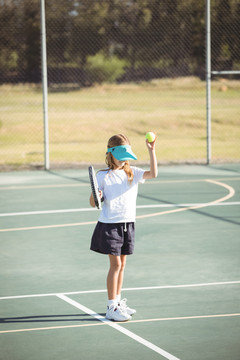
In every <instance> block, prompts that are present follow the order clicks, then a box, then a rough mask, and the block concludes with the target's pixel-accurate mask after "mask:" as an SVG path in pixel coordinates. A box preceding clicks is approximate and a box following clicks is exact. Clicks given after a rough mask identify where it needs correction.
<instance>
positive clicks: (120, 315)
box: [106, 305, 132, 321]
mask: <svg viewBox="0 0 240 360" xmlns="http://www.w3.org/2000/svg"><path fill="white" fill-rule="evenodd" d="M131 318H132V317H131V316H130V315H129V314H127V313H126V312H124V311H123V310H122V309H121V308H120V306H117V307H115V306H114V305H111V306H110V307H108V308H107V313H106V319H108V320H114V321H128V320H131Z"/></svg>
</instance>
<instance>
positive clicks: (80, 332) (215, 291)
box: [0, 164, 240, 360]
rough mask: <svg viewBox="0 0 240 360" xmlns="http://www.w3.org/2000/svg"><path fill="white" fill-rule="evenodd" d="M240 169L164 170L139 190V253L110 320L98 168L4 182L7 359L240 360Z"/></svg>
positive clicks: (0, 196) (2, 321) (11, 176)
mask: <svg viewBox="0 0 240 360" xmlns="http://www.w3.org/2000/svg"><path fill="white" fill-rule="evenodd" d="M239 180H240V165H239V164H221V165H219V164H218V165H212V166H187V165H185V166H162V167H159V176H158V178H157V179H154V180H151V181H147V182H146V183H145V184H142V185H139V196H138V201H137V222H136V247H135V253H134V255H132V256H129V257H128V260H127V267H126V271H125V279H124V290H123V293H122V295H123V297H126V298H127V299H128V304H129V305H130V306H131V307H133V308H135V309H136V310H137V313H136V315H135V316H134V317H133V319H132V321H129V322H127V323H114V322H109V321H106V320H105V318H104V316H105V311H106V300H107V293H106V284H105V282H106V275H107V272H108V257H107V256H104V255H100V254H96V253H93V252H91V251H90V250H89V246H90V239H91V235H92V232H93V229H94V226H95V223H96V221H97V219H98V215H99V212H98V210H95V209H91V208H90V206H89V195H90V185H89V182H88V173H87V169H85V170H64V171H57V170H56V171H49V172H44V171H36V172H30V171H29V172H28V171H26V172H12V173H1V174H0V246H1V255H0V268H1V280H0V281H1V283H0V348H1V351H0V359H1V360H34V359H36V360H43V359H44V360H45V359H51V360H55V359H67V360H75V359H81V360H88V359H89V360H90V359H91V360H92V359H105V360H108V359H124V360H127V359H135V358H138V359H140V360H149V359H153V360H154V359H171V360H175V359H181V360H203V359H204V360H207V359H208V360H210V359H211V360H226V359H228V360H239V358H240V341H239V334H240V256H239V254H240V231H239V229H240V227H239V225H240V218H239V215H240V185H239V184H240V182H239Z"/></svg>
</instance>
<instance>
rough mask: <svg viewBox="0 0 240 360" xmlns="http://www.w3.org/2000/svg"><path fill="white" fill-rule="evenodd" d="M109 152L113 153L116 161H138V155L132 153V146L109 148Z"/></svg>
mask: <svg viewBox="0 0 240 360" xmlns="http://www.w3.org/2000/svg"><path fill="white" fill-rule="evenodd" d="M107 152H108V153H109V152H110V153H112V154H113V156H114V157H115V159H117V160H119V161H124V160H137V157H136V155H135V154H134V153H133V152H132V149H131V146H130V145H120V146H115V147H112V148H109V149H108V150H107Z"/></svg>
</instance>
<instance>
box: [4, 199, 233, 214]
mask: <svg viewBox="0 0 240 360" xmlns="http://www.w3.org/2000/svg"><path fill="white" fill-rule="evenodd" d="M236 205H240V201H235V202H228V203H226V202H223V203H214V204H209V203H191V204H152V205H137V207H136V208H137V209H154V208H172V207H178V208H182V207H192V206H199V207H205V206H208V207H209V206H236ZM86 211H98V209H96V208H79V209H61V210H39V211H23V212H12V213H0V217H8V216H29V215H48V214H64V213H73V212H86Z"/></svg>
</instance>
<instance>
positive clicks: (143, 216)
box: [0, 179, 235, 232]
mask: <svg viewBox="0 0 240 360" xmlns="http://www.w3.org/2000/svg"><path fill="white" fill-rule="evenodd" d="M204 181H206V182H209V183H212V184H214V185H218V186H222V187H224V188H225V189H227V190H228V191H229V192H228V194H227V195H226V196H223V197H222V198H219V199H216V200H213V201H209V202H208V203H204V204H201V205H194V206H189V207H183V208H177V209H174V210H168V211H161V212H156V213H151V214H145V215H138V216H136V219H146V218H149V217H153V216H161V215H167V214H173V213H177V212H182V211H186V210H195V209H200V208H204V207H208V206H211V205H215V204H218V203H221V202H223V201H226V200H228V199H230V198H231V197H233V196H234V194H235V190H234V189H233V188H232V187H231V186H229V185H227V184H224V183H220V182H218V181H215V180H209V179H205V180H204ZM91 224H95V221H87V222H80V223H71V224H55V225H40V226H28V227H22V228H7V229H0V232H12V231H27V230H40V229H51V228H60V227H72V226H83V225H91Z"/></svg>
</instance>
